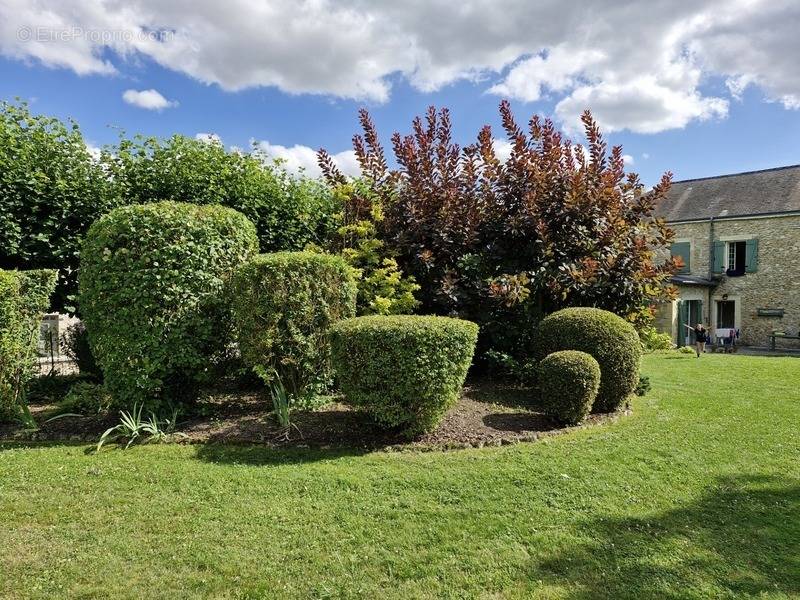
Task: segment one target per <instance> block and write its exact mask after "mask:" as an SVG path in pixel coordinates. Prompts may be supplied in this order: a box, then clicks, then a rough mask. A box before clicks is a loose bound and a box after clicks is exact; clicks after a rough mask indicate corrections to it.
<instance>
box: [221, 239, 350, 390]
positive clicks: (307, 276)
mask: <svg viewBox="0 0 800 600" xmlns="http://www.w3.org/2000/svg"><path fill="white" fill-rule="evenodd" d="M356 292H357V288H356V283H355V280H354V279H353V273H352V270H351V268H350V267H349V266H348V265H347V263H346V262H345V261H344V259H342V258H341V257H339V256H334V255H330V254H320V253H316V252H277V253H274V254H262V255H260V256H256V257H254V258H253V259H252V260H250V261H248V262H247V263H245V264H244V265H242V266H241V267H239V269H238V270H237V271H236V274H235V275H234V280H233V310H234V315H235V319H236V329H237V332H238V339H239V348H240V350H241V352H242V358H243V359H244V361H245V363H246V364H247V365H249V366H250V367H252V368H253V370H254V371H255V372H256V373H257V374H258V375H259V376H260V377H262V378H263V379H264V380H265V381H270V380H271V379H272V377H273V375H274V373H276V372H277V374H278V376H279V377H280V378H281V381H282V383H283V384H284V385H285V386H286V388H287V390H288V391H289V393H290V394H292V395H293V396H298V395H309V394H313V393H316V392H319V391H322V390H323V389H324V388H326V387H327V386H328V385H329V384H330V382H331V379H332V377H331V367H330V342H329V339H328V334H329V330H330V327H331V325H333V324H334V323H336V322H337V321H339V320H341V319H346V318H349V317H352V316H354V315H355V311H356Z"/></svg>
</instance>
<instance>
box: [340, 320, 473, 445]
mask: <svg viewBox="0 0 800 600" xmlns="http://www.w3.org/2000/svg"><path fill="white" fill-rule="evenodd" d="M477 336H478V326H477V325H476V324H474V323H470V322H469V321H462V320H459V319H450V318H447V317H418V316H391V317H384V316H368V317H358V318H355V319H349V320H347V321H342V322H341V323H339V324H337V325H336V326H335V327H334V328H333V331H332V336H331V346H332V356H333V364H334V368H335V371H336V376H337V381H338V382H339V384H340V386H341V389H342V392H343V393H344V396H345V400H346V401H347V402H348V403H350V404H352V405H353V406H356V407H358V408H361V409H363V410H365V411H367V412H368V413H369V414H370V415H372V417H373V418H374V419H375V420H376V421H377V422H378V423H380V424H382V425H383V426H386V427H398V428H400V429H401V430H402V431H403V432H404V433H406V434H407V435H409V436H413V435H417V434H420V433H423V432H425V431H429V430H431V429H433V428H434V427H436V425H437V424H438V423H439V421H440V420H441V418H442V416H443V415H444V414H445V412H446V411H447V410H448V409H449V408H450V407H451V406H453V405H454V404H455V402H456V401H457V400H458V395H459V392H460V390H461V386H462V385H463V384H464V379H465V377H466V375H467V369H469V366H470V363H471V361H472V355H473V352H474V350H475V343H476V340H477Z"/></svg>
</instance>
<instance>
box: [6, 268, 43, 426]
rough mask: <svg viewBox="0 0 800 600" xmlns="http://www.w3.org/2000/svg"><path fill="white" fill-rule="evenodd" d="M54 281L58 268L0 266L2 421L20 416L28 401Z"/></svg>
mask: <svg viewBox="0 0 800 600" xmlns="http://www.w3.org/2000/svg"><path fill="white" fill-rule="evenodd" d="M55 285H56V272H55V271H50V270H37V271H4V270H2V269H0V421H5V420H10V419H13V418H16V417H19V416H20V414H21V411H22V409H23V407H24V406H25V404H26V402H25V386H26V385H27V383H28V381H29V380H30V379H31V378H32V377H33V375H34V373H35V367H36V349H37V344H38V341H39V328H40V323H41V320H42V315H43V314H44V312H45V311H46V310H47V308H48V306H49V305H50V295H51V294H52V293H53V290H54V289H55Z"/></svg>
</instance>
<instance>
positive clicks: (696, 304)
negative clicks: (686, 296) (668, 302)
mask: <svg viewBox="0 0 800 600" xmlns="http://www.w3.org/2000/svg"><path fill="white" fill-rule="evenodd" d="M702 322H703V301H702V300H680V301H679V302H678V335H677V338H678V346H692V345H694V329H691V330H690V329H689V327H691V328H694V326H695V325H697V324H698V323H702ZM687 326H688V327H687Z"/></svg>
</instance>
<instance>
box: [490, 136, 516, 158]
mask: <svg viewBox="0 0 800 600" xmlns="http://www.w3.org/2000/svg"><path fill="white" fill-rule="evenodd" d="M492 144H493V145H494V153H495V155H497V158H499V159H500V160H501V161H502V162H506V161H507V160H508V159H509V158H510V157H511V151H512V150H513V149H514V146H513V144H512V143H511V142H509V141H508V140H504V139H502V138H494V139H493V140H492Z"/></svg>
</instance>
